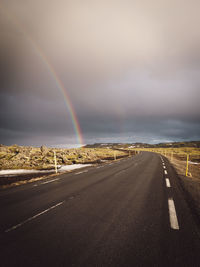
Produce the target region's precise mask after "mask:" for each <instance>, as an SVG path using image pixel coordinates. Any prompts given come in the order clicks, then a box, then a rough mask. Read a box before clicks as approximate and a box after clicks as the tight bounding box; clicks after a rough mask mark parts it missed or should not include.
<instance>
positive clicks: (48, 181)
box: [41, 178, 59, 184]
mask: <svg viewBox="0 0 200 267" xmlns="http://www.w3.org/2000/svg"><path fill="white" fill-rule="evenodd" d="M57 180H59V178H56V179H53V180H50V181H46V182H43V183H41V184H48V183H52V182H55V181H57Z"/></svg>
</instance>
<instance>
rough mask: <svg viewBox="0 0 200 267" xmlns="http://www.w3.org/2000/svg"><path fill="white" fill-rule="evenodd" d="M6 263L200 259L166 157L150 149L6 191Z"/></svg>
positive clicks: (1, 195) (1, 205)
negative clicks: (108, 162)
mask: <svg viewBox="0 0 200 267" xmlns="http://www.w3.org/2000/svg"><path fill="white" fill-rule="evenodd" d="M0 210H1V220H0V238H1V239H0V240H1V242H0V253H1V255H0V256H1V259H0V262H1V266H3V267H4V266H37V267H38V266H55V267H56V266H67V267H70V266H83V267H87V266H91V267H94V266H99V267H100V266H101V267H102V266H114V267H117V266H123V267H129V266H200V256H199V254H200V253H199V251H200V238H199V237H200V235H199V226H198V225H197V224H196V222H195V220H194V218H193V214H192V212H191V210H190V209H189V207H188V205H187V203H186V201H185V198H184V194H183V192H182V190H181V187H180V186H179V183H178V179H177V177H176V173H175V172H174V169H173V168H172V167H171V165H170V163H169V162H168V161H167V159H166V158H164V157H161V156H159V155H157V154H154V153H149V152H143V153H140V154H139V155H137V156H134V157H130V158H127V159H124V160H120V161H115V162H112V163H111V164H104V165H100V166H93V167H87V168H85V169H82V170H78V171H74V172H72V173H67V174H61V175H59V176H55V177H51V178H50V179H47V180H42V181H40V182H35V183H31V184H27V185H24V186H19V187H15V188H11V189H6V190H1V191H0Z"/></svg>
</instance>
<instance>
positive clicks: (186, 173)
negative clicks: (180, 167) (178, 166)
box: [185, 154, 189, 176]
mask: <svg viewBox="0 0 200 267" xmlns="http://www.w3.org/2000/svg"><path fill="white" fill-rule="evenodd" d="M188 161H189V154H187V162H186V170H185V176H188Z"/></svg>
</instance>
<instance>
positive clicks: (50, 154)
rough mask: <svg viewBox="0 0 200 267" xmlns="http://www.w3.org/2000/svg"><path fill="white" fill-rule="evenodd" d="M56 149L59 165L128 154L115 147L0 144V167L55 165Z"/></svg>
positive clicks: (90, 161) (20, 167) (15, 167)
mask: <svg viewBox="0 0 200 267" xmlns="http://www.w3.org/2000/svg"><path fill="white" fill-rule="evenodd" d="M54 151H55V152H56V159H57V164H58V165H69V164H76V163H77V164H87V163H100V162H101V161H102V160H106V159H107V160H109V159H113V158H114V156H115V155H116V157H125V156H127V152H126V151H120V150H115V149H113V148H77V149H62V148H48V147H46V146H41V147H40V148H39V147H32V146H29V147H27V146H18V145H12V146H5V145H0V169H1V170H6V169H37V170H45V169H51V168H53V167H54Z"/></svg>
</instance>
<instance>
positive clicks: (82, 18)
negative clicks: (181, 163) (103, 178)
mask: <svg viewBox="0 0 200 267" xmlns="http://www.w3.org/2000/svg"><path fill="white" fill-rule="evenodd" d="M199 8H200V3H199V1H196V0H192V1H190V2H188V1H180V0H174V1H172V0H170V1H158V0H151V1H145V0H140V1H129V0H125V1H120V0H119V1H112V0H110V1H89V0H88V1H84V2H83V1H72V0H71V1H64V0H62V1H61V0H60V1H51V2H49V1H46V0H43V1H39V0H36V1H24V0H20V1H17V2H13V1H11V0H0V14H1V16H0V30H1V33H2V34H1V45H0V55H1V57H0V72H1V76H0V79H1V92H0V95H1V107H0V109H1V114H2V116H1V117H2V118H1V142H2V143H9V144H10V143H16V142H18V143H21V144H23V143H24V144H29V143H31V144H41V143H45V142H46V143H49V144H53V143H55V144H56V143H57V144H59V143H62V144H63V143H65V142H67V143H69V142H76V138H75V136H74V130H73V125H72V122H71V119H70V115H69V112H68V111H67V109H66V106H65V105H66V104H65V99H64V95H63V92H62V90H61V89H59V88H58V87H57V84H56V81H55V76H54V75H52V72H51V71H50V69H49V68H52V67H53V68H54V70H55V72H56V75H57V77H59V78H60V79H61V81H62V83H63V85H64V87H65V90H66V92H67V93H68V95H69V96H70V99H71V102H72V104H73V106H74V109H75V111H76V113H77V116H78V118H79V121H80V125H81V128H82V131H83V134H84V137H85V142H92V141H94V140H99V141H100V140H112V139H113V140H117V141H119V142H120V140H125V141H130V142H132V141H133V142H134V141H140V140H145V141H146V142H148V141H149V142H155V140H172V141H173V140H183V139H188V140H189V139H199V138H200V121H199V114H200V106H199V100H200V99H199V98H200V97H199V96H200V94H199V90H200V89H199V88H200V75H199V74H200V54H199V47H200V29H199V27H198V25H199V23H200V18H199V14H198V10H199ZM46 59H47V61H46Z"/></svg>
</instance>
